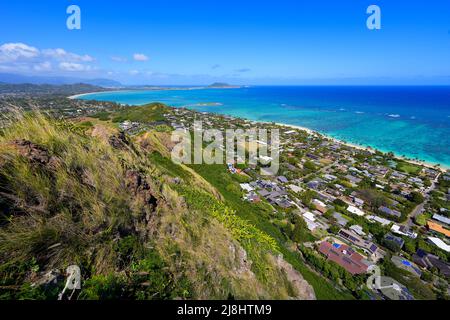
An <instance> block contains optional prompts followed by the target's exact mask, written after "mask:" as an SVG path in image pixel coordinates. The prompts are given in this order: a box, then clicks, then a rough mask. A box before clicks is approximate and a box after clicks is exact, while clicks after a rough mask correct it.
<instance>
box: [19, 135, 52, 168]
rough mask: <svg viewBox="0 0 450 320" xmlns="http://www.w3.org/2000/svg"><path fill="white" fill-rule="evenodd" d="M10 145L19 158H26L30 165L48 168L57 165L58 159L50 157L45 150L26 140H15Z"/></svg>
mask: <svg viewBox="0 0 450 320" xmlns="http://www.w3.org/2000/svg"><path fill="white" fill-rule="evenodd" d="M11 144H12V146H13V147H14V148H15V149H16V150H17V151H18V153H19V155H20V156H22V157H24V158H27V159H28V160H29V161H30V162H32V163H35V164H39V165H43V166H46V167H49V168H56V166H57V165H58V159H57V158H56V157H53V156H51V155H50V153H49V151H48V150H47V149H46V148H44V147H42V146H40V145H38V144H35V143H33V142H31V141H28V140H15V141H13V142H12V143H11Z"/></svg>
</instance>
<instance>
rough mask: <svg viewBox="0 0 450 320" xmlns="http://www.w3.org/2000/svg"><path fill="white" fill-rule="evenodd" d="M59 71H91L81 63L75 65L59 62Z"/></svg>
mask: <svg viewBox="0 0 450 320" xmlns="http://www.w3.org/2000/svg"><path fill="white" fill-rule="evenodd" d="M59 69H61V70H63V71H70V72H74V71H90V70H92V68H91V66H88V65H84V64H81V63H75V62H61V63H60V64H59Z"/></svg>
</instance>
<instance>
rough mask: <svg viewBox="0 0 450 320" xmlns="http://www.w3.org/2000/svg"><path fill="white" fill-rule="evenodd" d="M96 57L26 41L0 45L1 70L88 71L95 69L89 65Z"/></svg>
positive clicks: (33, 71)
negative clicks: (38, 46) (34, 44)
mask: <svg viewBox="0 0 450 320" xmlns="http://www.w3.org/2000/svg"><path fill="white" fill-rule="evenodd" d="M94 61H95V59H94V58H93V57H92V56H90V55H87V54H85V55H79V54H76V53H73V52H68V51H66V50H64V49H62V48H57V49H38V48H35V47H32V46H29V45H27V44H24V43H4V44H3V45H1V46H0V70H4V71H8V72H29V73H41V72H49V71H55V70H53V65H55V66H58V69H59V70H61V71H67V72H86V71H91V70H94V68H93V66H91V65H89V63H90V62H94Z"/></svg>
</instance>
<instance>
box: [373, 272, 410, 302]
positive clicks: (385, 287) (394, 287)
mask: <svg viewBox="0 0 450 320" xmlns="http://www.w3.org/2000/svg"><path fill="white" fill-rule="evenodd" d="M377 290H378V291H379V292H380V293H381V294H382V295H383V296H384V297H386V298H387V299H389V300H395V301H397V300H401V301H405V300H414V296H413V295H412V294H411V293H410V292H409V290H408V288H406V287H405V286H404V285H402V284H401V283H400V282H398V281H396V280H394V279H393V278H391V277H381V279H380V288H379V289H377Z"/></svg>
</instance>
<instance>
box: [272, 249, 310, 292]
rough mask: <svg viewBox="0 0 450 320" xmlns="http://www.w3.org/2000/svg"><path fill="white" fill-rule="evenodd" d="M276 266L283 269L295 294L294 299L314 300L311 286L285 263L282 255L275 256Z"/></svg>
mask: <svg viewBox="0 0 450 320" xmlns="http://www.w3.org/2000/svg"><path fill="white" fill-rule="evenodd" d="M276 264H277V266H278V267H279V268H280V269H281V270H283V272H284V273H285V274H286V278H287V280H288V281H289V282H290V283H291V284H292V286H293V287H294V289H295V291H296V292H297V296H296V297H294V299H299V300H316V295H315V293H314V289H313V287H312V286H311V285H310V284H309V283H308V282H307V281H306V280H305V279H303V276H302V275H301V274H300V273H299V272H298V271H297V270H295V269H294V267H292V265H291V264H289V263H287V262H286V260H284V259H283V257H282V256H278V257H277V258H276Z"/></svg>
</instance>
